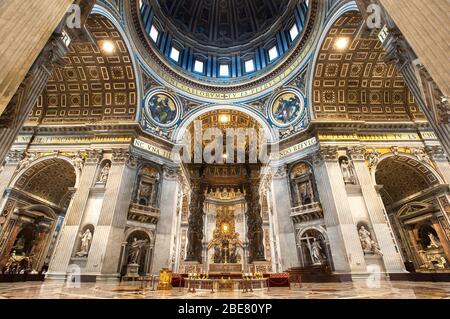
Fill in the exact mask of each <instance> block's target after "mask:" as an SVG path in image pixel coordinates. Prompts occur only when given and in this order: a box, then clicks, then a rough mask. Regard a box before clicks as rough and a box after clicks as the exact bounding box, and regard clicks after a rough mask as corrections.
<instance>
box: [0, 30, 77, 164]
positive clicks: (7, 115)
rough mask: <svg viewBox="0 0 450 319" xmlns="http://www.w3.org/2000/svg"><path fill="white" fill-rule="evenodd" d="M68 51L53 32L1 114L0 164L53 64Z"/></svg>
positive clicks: (61, 59)
mask: <svg viewBox="0 0 450 319" xmlns="http://www.w3.org/2000/svg"><path fill="white" fill-rule="evenodd" d="M67 50H68V49H67V46H66V44H65V43H64V41H63V38H62V36H61V35H56V34H55V35H53V36H52V37H51V38H50V40H49V41H48V43H47V45H46V46H45V48H44V50H43V51H42V52H41V54H40V55H39V57H38V59H37V60H36V61H35V63H34V64H33V67H32V68H31V70H30V71H29V72H28V73H27V75H26V77H25V79H24V80H23V82H22V84H21V85H20V86H19V88H18V89H17V92H16V93H15V95H14V96H13V98H12V99H11V100H10V102H9V104H8V105H7V107H6V109H5V111H4V112H3V114H2V115H1V116H0V163H2V162H3V160H4V159H5V157H6V155H7V153H8V151H9V150H10V149H11V146H12V145H13V143H14V141H15V139H16V137H17V135H18V133H19V131H20V129H21V128H22V126H23V124H24V123H25V120H26V119H27V117H28V114H29V113H30V111H31V109H32V108H33V106H34V105H35V104H36V101H37V99H38V97H39V95H40V94H41V93H42V91H43V90H44V88H45V86H46V84H47V81H48V79H49V78H50V76H51V75H52V72H53V68H54V66H55V65H56V64H58V65H62V64H63V63H64V60H63V57H64V56H65V55H66V53H67ZM0 72H1V71H0Z"/></svg>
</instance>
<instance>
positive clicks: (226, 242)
mask: <svg viewBox="0 0 450 319" xmlns="http://www.w3.org/2000/svg"><path fill="white" fill-rule="evenodd" d="M263 122H264V120H262V119H261V118H257V117H254V116H253V114H248V113H246V112H243V111H241V110H240V108H230V109H228V108H213V109H209V111H207V112H201V113H198V114H197V116H195V117H192V118H191V119H190V121H189V125H187V126H186V129H185V130H184V132H186V133H185V134H184V136H186V135H190V136H193V137H196V138H193V139H191V140H188V142H185V143H186V144H189V145H190V146H191V147H190V149H189V152H191V154H192V156H191V158H192V159H193V160H192V162H190V163H185V168H186V169H187V170H188V171H189V174H188V175H189V178H190V186H191V192H190V201H189V212H188V217H187V224H188V227H187V235H186V239H187V242H186V244H185V245H186V246H185V247H186V250H185V251H186V254H185V260H184V261H182V262H181V265H182V267H183V265H187V264H189V263H190V262H200V263H202V264H203V265H204V266H203V267H204V269H205V271H208V272H209V273H221V272H230V271H231V272H237V273H239V272H242V271H247V270H248V269H253V268H251V267H253V264H254V263H255V262H257V263H259V264H260V263H263V264H264V265H265V266H264V267H266V266H267V267H269V265H271V258H272V257H271V253H270V249H269V250H267V249H266V247H270V240H269V236H270V231H269V216H268V214H263V208H262V204H261V203H262V201H263V196H261V192H262V191H261V189H260V182H261V181H260V171H261V167H262V165H263V163H264V161H263V160H262V159H261V152H263V151H264V150H267V149H264V147H266V146H267V139H266V138H264V137H263V138H262V139H261V135H263V136H264V133H265V132H264V129H263V125H262V124H261V123H263ZM186 123H187V122H186ZM265 125H266V127H268V126H267V123H266V124H265ZM180 132H181V131H180ZM197 135H200V139H199V138H198V136H197ZM270 138H272V137H270ZM199 151H200V153H196V152H199ZM198 155H200V156H199V157H200V160H199V161H197V159H198V157H196V156H198ZM266 155H267V153H266ZM224 227H225V228H224ZM205 242H206V243H207V244H208V247H207V249H205V248H204V246H203V245H204V244H203V243H205ZM245 242H247V243H248V245H247V246H245V245H243V243H245ZM183 245H184V244H183ZM181 249H182V248H181ZM183 257H184V256H183ZM182 267H181V268H182ZM186 267H188V266H186Z"/></svg>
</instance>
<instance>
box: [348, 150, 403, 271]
mask: <svg viewBox="0 0 450 319" xmlns="http://www.w3.org/2000/svg"><path fill="white" fill-rule="evenodd" d="M348 153H349V155H350V156H351V158H352V161H353V165H354V167H355V172H356V175H357V177H358V180H359V184H360V186H361V192H362V194H363V197H364V202H365V204H366V207H367V211H368V213H369V218H370V221H371V223H372V228H373V230H374V232H375V237H376V240H377V242H378V245H379V246H380V249H381V251H382V253H383V261H384V266H385V268H386V271H387V272H388V273H393V272H403V271H405V268H404V264H403V260H402V258H401V256H400V254H399V252H398V250H397V248H396V243H395V241H394V238H393V235H392V231H391V229H390V226H389V221H388V218H387V216H386V213H385V211H384V209H383V203H382V201H381V198H380V196H379V194H378V192H377V190H376V189H375V185H374V183H373V181H372V178H371V175H370V171H369V168H368V167H367V165H366V163H365V149H364V148H362V147H353V148H350V149H349V152H348Z"/></svg>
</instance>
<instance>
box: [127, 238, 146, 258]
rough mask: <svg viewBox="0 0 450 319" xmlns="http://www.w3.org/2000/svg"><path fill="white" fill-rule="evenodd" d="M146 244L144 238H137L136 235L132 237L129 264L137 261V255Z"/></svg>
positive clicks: (138, 255)
mask: <svg viewBox="0 0 450 319" xmlns="http://www.w3.org/2000/svg"><path fill="white" fill-rule="evenodd" d="M145 244H147V239H144V240H142V239H141V240H138V239H137V238H136V237H135V238H134V239H133V242H132V243H131V244H130V255H129V256H130V258H129V263H130V264H138V263H139V257H140V254H141V250H142V247H144V245H145Z"/></svg>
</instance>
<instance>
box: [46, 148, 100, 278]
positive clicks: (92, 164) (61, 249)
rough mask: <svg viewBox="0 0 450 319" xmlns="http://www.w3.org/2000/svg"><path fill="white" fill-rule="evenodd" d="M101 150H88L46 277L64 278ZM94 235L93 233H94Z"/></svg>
mask: <svg viewBox="0 0 450 319" xmlns="http://www.w3.org/2000/svg"><path fill="white" fill-rule="evenodd" d="M101 157H102V151H101V150H89V151H88V157H87V158H86V159H85V162H84V166H83V168H82V170H81V176H80V181H79V184H78V185H77V189H76V191H75V194H74V196H73V198H72V202H71V203H70V206H69V208H68V210H67V214H66V218H65V221H64V224H63V227H62V230H61V235H60V236H59V240H58V242H57V244H56V246H55V250H54V254H53V257H52V259H51V261H50V266H49V272H48V277H50V278H52V277H53V278H58V277H61V278H64V277H65V275H66V272H67V269H68V266H69V263H70V259H71V257H72V254H73V251H74V249H75V248H74V245H75V243H76V242H77V237H78V234H79V230H80V223H81V220H82V218H83V214H84V211H85V208H86V203H87V200H88V197H89V192H90V189H91V187H92V185H93V184H94V182H95V181H94V179H95V173H96V171H97V167H98V163H99V161H100V160H101ZM94 234H95V233H94Z"/></svg>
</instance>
